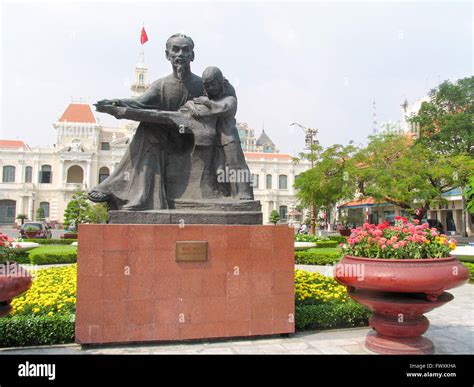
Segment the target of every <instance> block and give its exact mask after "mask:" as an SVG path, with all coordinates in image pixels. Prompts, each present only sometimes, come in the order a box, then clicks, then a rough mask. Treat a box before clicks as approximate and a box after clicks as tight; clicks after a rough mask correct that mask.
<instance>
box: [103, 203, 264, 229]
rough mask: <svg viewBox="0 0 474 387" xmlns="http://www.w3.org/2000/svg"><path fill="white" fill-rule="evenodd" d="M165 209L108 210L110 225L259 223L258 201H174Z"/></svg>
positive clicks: (260, 216) (260, 220)
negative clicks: (170, 207) (169, 207)
mask: <svg viewBox="0 0 474 387" xmlns="http://www.w3.org/2000/svg"><path fill="white" fill-rule="evenodd" d="M171 206H172V207H174V208H173V209H169V210H147V211H128V210H112V211H109V218H110V223H111V224H242V225H244V224H247V225H251V224H262V212H261V211H262V210H261V205H260V201H258V200H221V199H219V200H212V199H200V200H199V199H197V200H191V199H176V200H174V202H173V203H171Z"/></svg>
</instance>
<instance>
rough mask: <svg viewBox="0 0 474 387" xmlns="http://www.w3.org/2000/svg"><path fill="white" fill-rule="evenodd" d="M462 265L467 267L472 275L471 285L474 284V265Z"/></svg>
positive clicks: (464, 263)
mask: <svg viewBox="0 0 474 387" xmlns="http://www.w3.org/2000/svg"><path fill="white" fill-rule="evenodd" d="M462 264H463V265H464V266H466V267H467V269H468V270H469V274H470V275H471V276H470V278H469V282H470V283H471V284H472V283H474V263H472V262H462Z"/></svg>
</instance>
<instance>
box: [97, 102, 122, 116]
mask: <svg viewBox="0 0 474 387" xmlns="http://www.w3.org/2000/svg"><path fill="white" fill-rule="evenodd" d="M121 105H122V103H121V102H120V100H119V99H101V100H100V101H97V103H95V104H94V106H95V108H96V110H97V111H98V112H101V113H108V112H107V111H106V109H107V107H109V106H121Z"/></svg>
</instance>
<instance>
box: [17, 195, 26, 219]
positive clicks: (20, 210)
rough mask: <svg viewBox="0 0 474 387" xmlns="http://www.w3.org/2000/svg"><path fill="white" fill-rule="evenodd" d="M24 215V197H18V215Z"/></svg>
mask: <svg viewBox="0 0 474 387" xmlns="http://www.w3.org/2000/svg"><path fill="white" fill-rule="evenodd" d="M20 214H24V209H23V196H19V197H18V212H17V215H20Z"/></svg>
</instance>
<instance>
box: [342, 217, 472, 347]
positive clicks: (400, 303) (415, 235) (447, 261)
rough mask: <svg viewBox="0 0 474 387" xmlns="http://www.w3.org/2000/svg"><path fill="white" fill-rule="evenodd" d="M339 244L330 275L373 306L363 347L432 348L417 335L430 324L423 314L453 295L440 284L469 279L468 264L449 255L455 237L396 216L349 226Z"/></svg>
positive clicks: (458, 283) (453, 284) (452, 284)
mask: <svg viewBox="0 0 474 387" xmlns="http://www.w3.org/2000/svg"><path fill="white" fill-rule="evenodd" d="M341 247H342V251H343V253H344V254H345V255H344V258H343V259H342V260H341V261H340V262H339V264H338V265H337V266H336V267H335V272H334V274H335V278H336V280H337V281H338V282H339V283H341V284H343V285H345V286H347V291H348V293H349V296H350V297H351V298H352V299H354V300H356V301H358V302H359V303H361V304H363V305H365V306H367V307H368V308H369V309H370V310H372V311H373V316H372V317H371V318H370V320H369V324H370V326H371V327H372V328H373V329H374V331H372V332H370V333H369V334H368V336H367V339H366V342H365V345H366V347H367V348H368V349H370V350H372V351H374V352H378V353H391V354H402V353H405V354H406V353H410V354H417V353H418V354H420V353H433V352H434V346H433V343H432V342H431V341H430V340H429V339H427V338H425V337H423V336H422V334H423V333H425V332H426V330H427V329H428V327H429V321H428V319H427V318H426V317H425V316H424V314H425V313H427V312H429V311H431V310H433V309H434V308H437V307H440V306H442V305H444V304H445V303H447V302H449V301H451V300H452V299H453V298H454V297H453V296H452V295H451V294H450V293H447V292H445V290H447V289H451V288H454V287H458V286H461V285H464V284H465V283H466V282H467V281H468V280H469V272H468V270H467V268H466V267H465V266H464V265H462V264H461V263H460V262H459V261H458V260H457V259H456V258H455V257H453V256H451V255H450V252H451V250H452V249H454V248H455V247H456V241H454V240H448V239H447V238H446V236H445V235H443V234H439V232H438V231H437V230H436V229H435V228H429V226H428V224H427V223H425V224H419V222H418V221H416V220H414V221H413V222H408V221H407V220H406V219H404V218H396V224H395V226H389V224H388V223H384V224H381V225H373V224H368V223H365V224H364V225H363V226H362V227H358V228H356V229H353V230H352V233H351V235H350V237H349V238H348V240H347V243H345V244H341Z"/></svg>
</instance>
